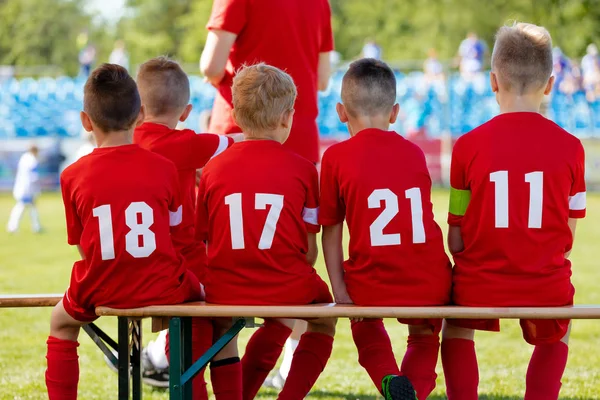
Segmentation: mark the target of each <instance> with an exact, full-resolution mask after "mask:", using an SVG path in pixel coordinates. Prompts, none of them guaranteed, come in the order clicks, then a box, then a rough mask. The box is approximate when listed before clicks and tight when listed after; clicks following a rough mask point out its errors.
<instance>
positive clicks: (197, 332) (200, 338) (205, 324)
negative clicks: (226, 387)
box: [192, 318, 213, 400]
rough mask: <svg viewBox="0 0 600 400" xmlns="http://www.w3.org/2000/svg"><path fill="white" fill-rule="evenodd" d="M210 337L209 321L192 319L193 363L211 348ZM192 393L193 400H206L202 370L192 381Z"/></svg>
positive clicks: (210, 323)
mask: <svg viewBox="0 0 600 400" xmlns="http://www.w3.org/2000/svg"><path fill="white" fill-rule="evenodd" d="M212 336H213V325H212V322H211V320H209V319H206V318H192V358H193V359H194V362H196V361H198V359H199V358H200V357H202V356H203V355H204V353H206V351H207V350H208V349H209V348H210V346H212V339H213V337H212ZM192 393H193V399H194V400H208V392H207V391H206V380H205V379H204V369H203V370H201V371H200V372H199V373H198V375H196V376H195V377H194V380H193V381H192Z"/></svg>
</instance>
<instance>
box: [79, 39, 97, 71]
mask: <svg viewBox="0 0 600 400" xmlns="http://www.w3.org/2000/svg"><path fill="white" fill-rule="evenodd" d="M95 62H96V47H95V46H94V45H93V44H87V45H86V46H85V47H84V48H83V49H82V50H81V51H80V52H79V71H80V72H79V73H80V74H81V76H83V77H86V78H87V77H88V76H89V75H90V72H91V71H92V67H93V66H94V63H95Z"/></svg>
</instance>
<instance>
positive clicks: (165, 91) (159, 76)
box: [137, 56, 190, 116]
mask: <svg viewBox="0 0 600 400" xmlns="http://www.w3.org/2000/svg"><path fill="white" fill-rule="evenodd" d="M137 83H138V87H139V90H140V95H141V96H142V101H143V102H144V107H146V108H145V109H146V112H147V113H148V114H149V115H153V116H162V115H165V114H170V113H172V112H178V113H180V112H182V111H183V109H184V108H185V106H187V105H188V103H189V101H190V80H189V78H188V76H187V74H186V73H185V72H184V71H183V69H182V68H181V66H180V65H179V64H178V63H177V62H176V61H174V60H171V59H170V58H169V57H166V56H160V57H156V58H153V59H151V60H148V61H146V62H145V63H143V64H142V65H141V66H140V70H139V71H138V74H137Z"/></svg>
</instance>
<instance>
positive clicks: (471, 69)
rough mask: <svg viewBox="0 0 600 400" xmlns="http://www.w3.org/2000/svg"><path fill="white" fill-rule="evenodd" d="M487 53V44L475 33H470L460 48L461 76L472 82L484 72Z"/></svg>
mask: <svg viewBox="0 0 600 400" xmlns="http://www.w3.org/2000/svg"><path fill="white" fill-rule="evenodd" d="M486 51H487V46H486V44H485V42H483V41H482V40H480V39H479V37H478V36H477V34H476V33H475V32H469V34H468V35H467V37H466V38H465V40H463V41H462V42H461V44H460V47H459V48H458V57H459V68H460V74H461V75H462V77H463V78H464V79H468V80H471V79H473V78H474V77H476V76H477V75H478V74H479V73H480V72H482V71H483V58H484V57H485V53H486Z"/></svg>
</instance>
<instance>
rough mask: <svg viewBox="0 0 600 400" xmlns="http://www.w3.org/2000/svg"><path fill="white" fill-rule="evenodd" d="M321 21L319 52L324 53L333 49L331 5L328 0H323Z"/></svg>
mask: <svg viewBox="0 0 600 400" xmlns="http://www.w3.org/2000/svg"><path fill="white" fill-rule="evenodd" d="M323 3H324V5H323V22H322V31H321V47H320V49H319V52H320V53H326V52H328V51H332V50H333V49H334V46H333V30H332V29H331V7H330V5H329V1H328V0H323Z"/></svg>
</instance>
